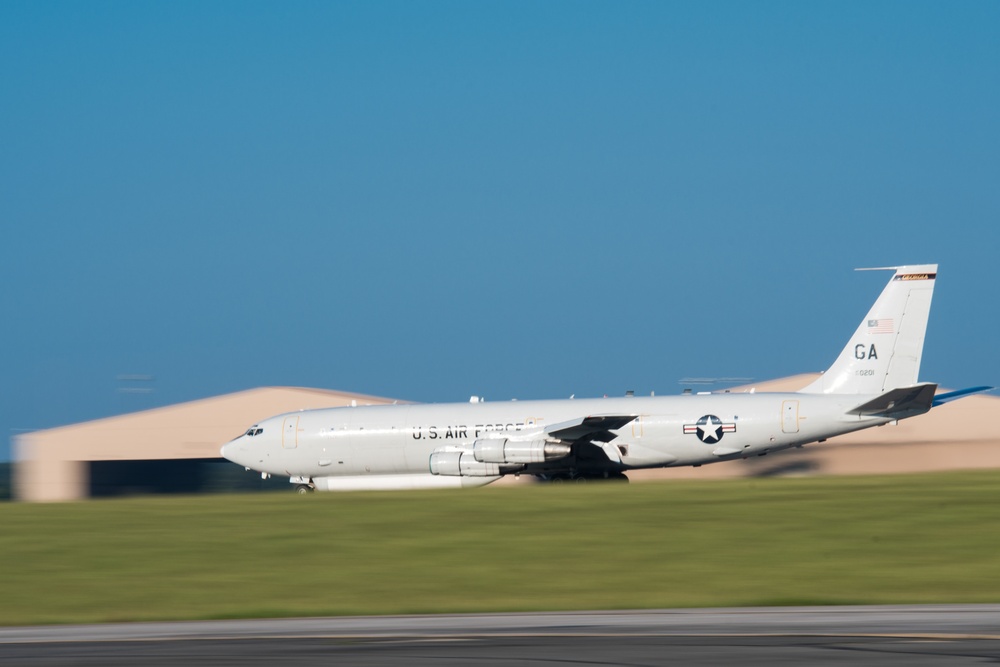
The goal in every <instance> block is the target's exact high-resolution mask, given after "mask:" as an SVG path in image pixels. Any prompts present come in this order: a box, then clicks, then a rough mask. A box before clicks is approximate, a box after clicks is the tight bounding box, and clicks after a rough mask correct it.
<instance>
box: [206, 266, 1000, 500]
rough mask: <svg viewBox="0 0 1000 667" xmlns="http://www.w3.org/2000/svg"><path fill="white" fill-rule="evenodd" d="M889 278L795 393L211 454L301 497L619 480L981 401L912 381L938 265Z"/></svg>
mask: <svg viewBox="0 0 1000 667" xmlns="http://www.w3.org/2000/svg"><path fill="white" fill-rule="evenodd" d="M888 269H890V270H893V271H894V273H893V276H892V279H891V280H890V281H889V283H888V285H886V287H885V289H884V290H883V291H882V294H881V295H880V296H879V298H878V300H876V301H875V305H874V306H872V308H871V310H870V311H868V314H867V315H866V316H865V317H864V319H863V320H861V324H859V325H858V328H857V330H856V331H855V332H854V335H853V336H851V339H850V341H849V342H848V344H847V346H846V347H844V350H843V351H842V352H841V353H840V356H839V357H837V360H836V361H835V362H834V363H833V365H832V366H831V367H830V368H829V370H827V371H826V372H825V373H824V374H823V375H822V376H820V377H819V379H817V380H816V381H815V382H813V383H812V384H810V385H809V386H808V387H806V388H804V389H802V390H801V391H798V392H793V393H764V392H761V393H755V392H754V391H753V390H750V391H748V392H743V393H709V394H695V395H679V396H663V397H659V396H658V397H653V396H650V397H636V396H630V397H622V398H597V399H566V400H547V401H510V402H503V403H485V402H483V401H481V400H479V399H477V398H475V397H473V399H472V400H471V401H470V402H468V403H450V404H406V405H376V406H358V407H341V408H327V409H322V410H303V411H300V412H292V413H288V414H282V415H278V416H276V417H271V418H270V419H266V420H264V421H262V422H259V423H257V424H254V425H253V426H251V427H250V428H249V429H248V430H247V432H246V433H244V434H243V435H241V436H239V437H238V438H236V439H235V440H233V441H231V442H229V443H226V444H225V445H224V446H223V447H222V456H223V457H225V458H227V459H229V460H230V461H232V462H234V463H238V464H240V465H242V466H245V467H246V468H247V469H248V470H250V469H253V470H256V471H259V472H260V473H261V474H262V475H263V476H267V475H286V476H288V477H289V478H290V480H291V482H292V483H294V484H296V485H297V488H298V490H299V491H300V492H303V493H305V492H308V491H311V490H313V489H319V490H324V491H333V490H337V491H346V490H362V489H415V488H432V487H465V486H482V485H485V484H489V483H490V482H494V481H496V480H498V479H500V478H501V477H503V476H504V475H510V474H514V475H520V474H527V475H536V476H538V477H540V478H542V479H547V480H560V479H609V478H610V479H622V480H624V479H627V478H626V477H625V475H624V474H623V473H624V472H625V471H628V470H636V469H641V468H660V467H668V466H700V465H704V464H707V463H715V462H718V461H729V460H732V459H741V458H748V457H750V456H762V455H764V454H769V453H771V452H776V451H779V450H782V449H788V448H790V447H799V446H802V445H805V444H808V443H812V442H823V441H824V440H826V439H827V438H832V437H833V436H836V435H841V434H844V433H850V432H852V431H858V430H861V429H865V428H870V427H872V426H881V425H882V424H887V423H889V422H893V421H897V420H899V419H906V418H908V417H915V416H917V415H921V414H923V413H925V412H927V411H928V410H930V409H931V408H932V407H934V406H937V405H940V404H941V403H944V402H946V401H949V400H952V399H955V398H959V397H961V396H965V395H967V394H971V393H976V392H979V391H987V390H989V389H991V387H973V388H970V389H963V390H959V391H953V392H948V393H945V394H939V395H936V396H935V392H936V390H937V385H936V384H931V383H918V382H917V372H918V371H919V369H920V356H921V352H922V350H923V343H924V332H925V331H926V328H927V316H928V313H929V312H930V306H931V296H932V295H933V292H934V281H935V277H936V275H937V265H936V264H922V265H914V266H899V267H888Z"/></svg>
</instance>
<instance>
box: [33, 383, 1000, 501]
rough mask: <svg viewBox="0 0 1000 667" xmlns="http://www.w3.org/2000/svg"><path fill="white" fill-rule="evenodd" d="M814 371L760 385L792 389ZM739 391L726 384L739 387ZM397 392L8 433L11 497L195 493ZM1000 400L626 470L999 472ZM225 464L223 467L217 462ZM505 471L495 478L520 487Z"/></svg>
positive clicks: (283, 395) (221, 403)
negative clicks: (277, 429)
mask: <svg viewBox="0 0 1000 667" xmlns="http://www.w3.org/2000/svg"><path fill="white" fill-rule="evenodd" d="M816 377H817V376H816V375H815V374H810V375H797V376H794V377H790V378H783V379H780V380H773V381H770V382H762V383H759V384H757V385H755V386H754V389H755V390H756V391H759V392H764V391H796V390H798V389H800V388H802V387H804V386H806V385H807V384H809V383H810V382H811V381H812V380H813V379H815V378H816ZM744 389H748V388H738V389H733V390H731V391H733V392H736V391H743V390H744ZM392 402H394V401H393V400H392V399H387V398H379V397H375V396H365V395H360V394H351V393H345V392H338V391H328V390H323V389H305V388H296V387H262V388H259V389H250V390H247V391H241V392H236V393H233V394H225V395H223V396H215V397H212V398H206V399H202V400H197V401H191V402H188V403H180V404H177V405H171V406H167V407H163V408H156V409H152V410H145V411H142V412H135V413H131V414H125V415H120V416H115V417H108V418H106V419H98V420H95V421H89V422H83V423H79V424H71V425H68V426H62V427H59V428H53V429H46V430H42V431H35V432H32V433H26V434H23V435H18V436H15V438H14V452H15V467H14V497H15V498H16V499H18V500H22V501H29V502H45V501H49V502H51V501H68V500H77V499H81V498H86V497H91V496H100V495H121V494H124V493H163V492H186V493H197V492H199V491H203V490H205V488H204V486H202V485H201V484H200V482H201V479H202V477H203V474H202V472H201V471H203V470H204V468H205V466H206V465H218V466H230V467H231V468H232V470H233V471H234V472H235V471H238V472H239V473H240V474H241V475H249V474H250V473H244V472H243V471H242V470H239V469H238V468H237V467H236V466H235V465H234V464H231V463H229V462H225V461H223V459H221V458H220V456H219V447H220V446H221V445H222V444H223V443H225V442H227V441H229V440H231V439H232V438H234V437H236V436H237V435H239V434H240V433H242V432H243V431H245V430H246V428H247V427H248V426H250V425H251V424H253V423H254V422H255V421H257V420H259V419H264V418H266V417H269V416H272V415H276V414H280V413H283V412H293V411H295V410H301V409H310V408H328V407H340V406H348V405H351V404H352V403H353V404H355V405H378V404H386V403H392ZM996 415H1000V398H997V397H994V396H989V395H978V396H969V397H966V398H962V399H960V400H957V401H954V402H951V403H947V404H945V405H943V406H940V407H938V408H934V409H933V410H932V411H931V412H930V413H928V414H926V415H921V416H920V417H915V418H913V419H908V420H904V421H902V422H899V424H897V425H894V426H893V425H888V426H883V427H878V428H871V429H866V430H864V431H858V432H856V433H851V434H848V435H843V436H838V437H836V438H831V439H830V440H828V441H827V442H824V443H822V444H812V445H806V446H805V447H802V448H800V449H793V450H791V451H785V452H778V453H776V454H773V455H770V456H765V457H753V458H751V459H747V460H737V461H727V462H723V463H717V464H712V465H706V466H703V467H699V468H663V469H656V470H637V471H630V472H629V473H628V476H629V478H630V479H632V480H633V481H654V480H667V479H718V478H727V477H751V476H776V475H862V474H894V473H913V472H933V471H940V470H961V469H975V468H1000V420H998V419H995V418H994V416H996ZM224 469H225V470H229V468H224ZM531 479H532V478H529V477H527V476H525V477H522V478H520V479H517V478H514V477H509V478H505V479H504V480H501V482H499V483H500V484H515V483H527V482H530V481H531Z"/></svg>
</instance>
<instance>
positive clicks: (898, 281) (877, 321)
mask: <svg viewBox="0 0 1000 667" xmlns="http://www.w3.org/2000/svg"><path fill="white" fill-rule="evenodd" d="M889 268H891V269H894V270H895V273H894V274H893V276H892V279H891V280H890V281H889V284H888V285H886V286H885V289H884V290H882V294H880V295H879V297H878V300H877V301H875V305H874V306H872V308H871V310H869V311H868V315H866V316H865V319H863V320H861V324H860V325H858V328H857V331H855V332H854V335H853V336H851V340H850V342H849V343H848V344H847V347H845V348H844V351H843V352H841V353H840V356H839V357H837V360H836V361H835V362H834V363H833V366H831V367H830V368H829V369H828V370H827V371H826V373H824V374H823V375H822V376H821V377H820V378H819V379H818V380H816V381H815V382H813V383H812V384H811V385H809V386H808V387H806V388H805V389H803V390H802V392H804V393H809V394H880V393H882V392H883V391H888V390H890V389H895V388H897V387H907V386H910V385H912V384H916V382H917V373H918V372H919V371H920V355H921V353H922V352H923V348H924V333H925V332H926V331H927V316H928V314H929V313H930V309H931V296H933V294H934V280H935V278H936V277H937V264H918V265H913V266H896V267H889ZM867 270H871V269H867Z"/></svg>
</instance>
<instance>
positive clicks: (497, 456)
mask: <svg viewBox="0 0 1000 667" xmlns="http://www.w3.org/2000/svg"><path fill="white" fill-rule="evenodd" d="M569 453H570V446H569V445H564V444H562V443H555V442H545V441H544V440H529V441H527V442H525V441H518V440H507V439H503V438H492V439H485V440H476V442H475V443H474V444H473V445H472V455H473V456H474V457H475V459H476V460H477V461H480V462H482V463H544V462H545V461H553V460H555V459H561V458H563V457H565V456H568V455H569Z"/></svg>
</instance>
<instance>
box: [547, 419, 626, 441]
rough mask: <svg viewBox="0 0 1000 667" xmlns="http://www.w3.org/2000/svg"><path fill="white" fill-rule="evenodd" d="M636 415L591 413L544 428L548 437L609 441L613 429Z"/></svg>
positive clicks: (612, 437) (612, 435) (612, 436)
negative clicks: (590, 414) (588, 415)
mask: <svg viewBox="0 0 1000 667" xmlns="http://www.w3.org/2000/svg"><path fill="white" fill-rule="evenodd" d="M635 418H636V415H593V416H590V417H580V418H578V419H573V420H571V421H567V422H560V423H558V424H553V425H552V426H549V427H548V428H546V429H545V433H546V434H547V435H548V436H549V437H550V438H557V439H559V440H567V441H571V442H573V441H576V440H582V439H586V440H597V441H599V442H610V441H612V440H614V439H615V436H614V434H612V433H610V431H615V430H618V429H620V428H622V427H623V426H625V425H627V424H628V423H629V422H631V421H632V420H633V419H635Z"/></svg>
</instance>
